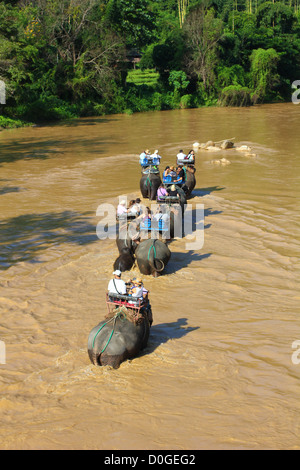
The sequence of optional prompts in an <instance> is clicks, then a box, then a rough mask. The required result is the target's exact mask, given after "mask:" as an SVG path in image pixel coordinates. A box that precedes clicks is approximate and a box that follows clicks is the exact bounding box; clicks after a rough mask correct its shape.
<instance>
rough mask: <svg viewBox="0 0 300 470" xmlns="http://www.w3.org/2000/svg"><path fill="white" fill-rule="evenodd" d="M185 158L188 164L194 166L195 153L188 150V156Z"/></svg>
mask: <svg viewBox="0 0 300 470" xmlns="http://www.w3.org/2000/svg"><path fill="white" fill-rule="evenodd" d="M186 158H187V160H188V163H192V164H194V163H195V152H194V150H190V151H189V153H188V156H187V157H186Z"/></svg>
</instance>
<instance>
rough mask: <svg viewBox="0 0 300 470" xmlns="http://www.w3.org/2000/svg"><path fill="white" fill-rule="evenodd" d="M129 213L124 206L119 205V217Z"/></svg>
mask: <svg viewBox="0 0 300 470" xmlns="http://www.w3.org/2000/svg"><path fill="white" fill-rule="evenodd" d="M126 212H127V209H126V207H125V206H123V205H122V204H119V205H118V207H117V215H123V214H125V213H126Z"/></svg>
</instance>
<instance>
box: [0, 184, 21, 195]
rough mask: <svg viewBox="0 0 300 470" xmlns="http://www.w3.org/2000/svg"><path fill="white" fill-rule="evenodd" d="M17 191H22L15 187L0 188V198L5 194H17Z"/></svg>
mask: <svg viewBox="0 0 300 470" xmlns="http://www.w3.org/2000/svg"><path fill="white" fill-rule="evenodd" d="M19 191H22V190H21V188H18V187H17V186H3V187H2V188H0V196H2V195H3V194H7V193H18V192H19Z"/></svg>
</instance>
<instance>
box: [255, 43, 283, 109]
mask: <svg viewBox="0 0 300 470" xmlns="http://www.w3.org/2000/svg"><path fill="white" fill-rule="evenodd" d="M250 61H251V69H250V77H251V83H252V89H253V90H254V93H255V95H256V97H257V98H256V101H259V102H263V101H266V100H268V99H269V98H270V97H271V96H272V90H274V88H275V87H276V85H278V84H279V75H278V73H277V64H278V61H279V55H278V53H277V52H276V51H275V49H267V50H265V49H261V48H260V49H256V50H254V51H252V54H251V56H250Z"/></svg>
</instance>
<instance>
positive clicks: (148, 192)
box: [140, 173, 161, 201]
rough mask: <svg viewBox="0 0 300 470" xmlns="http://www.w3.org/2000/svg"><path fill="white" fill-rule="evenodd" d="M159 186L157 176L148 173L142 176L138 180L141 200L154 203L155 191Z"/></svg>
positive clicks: (158, 177)
mask: <svg viewBox="0 0 300 470" xmlns="http://www.w3.org/2000/svg"><path fill="white" fill-rule="evenodd" d="M160 185H161V178H160V175H159V174H155V173H150V174H148V175H143V176H142V177H141V180H140V189H141V193H142V196H143V198H145V199H147V198H148V199H150V201H155V200H156V194H157V190H158V188H159V186H160Z"/></svg>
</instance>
